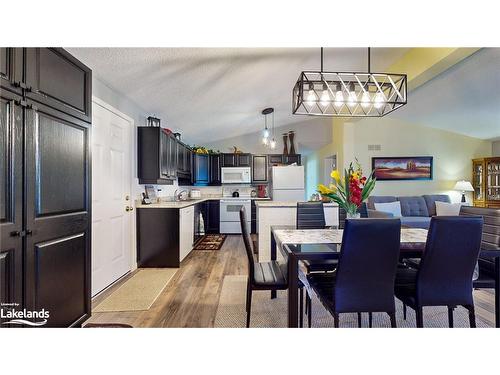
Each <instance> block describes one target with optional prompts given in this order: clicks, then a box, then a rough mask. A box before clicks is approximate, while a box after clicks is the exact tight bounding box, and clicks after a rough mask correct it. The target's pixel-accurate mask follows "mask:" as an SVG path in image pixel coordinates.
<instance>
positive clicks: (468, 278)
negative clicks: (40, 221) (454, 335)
mask: <svg viewBox="0 0 500 375" xmlns="http://www.w3.org/2000/svg"><path fill="white" fill-rule="evenodd" d="M482 228H483V218H482V217H480V216H477V217H463V216H434V217H432V219H431V224H430V227H429V232H428V235H427V243H426V246H425V250H424V253H423V256H422V260H421V262H420V265H419V268H418V270H417V269H414V268H411V267H408V268H400V269H398V271H397V275H396V284H395V295H396V297H397V298H398V299H399V300H401V302H403V304H404V309H406V306H410V307H411V308H413V309H414V310H415V313H416V317H417V327H419V328H420V327H423V307H424V306H447V307H448V319H449V326H450V327H453V310H454V308H455V307H456V306H459V305H461V306H463V307H465V308H466V309H467V310H468V311H469V322H470V326H471V327H475V326H476V317H475V311H474V300H473V297H472V283H473V281H472V275H473V272H474V267H475V265H476V262H477V258H478V256H479V251H480V247H481V235H482ZM404 315H406V314H404Z"/></svg>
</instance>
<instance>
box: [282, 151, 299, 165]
mask: <svg viewBox="0 0 500 375" xmlns="http://www.w3.org/2000/svg"><path fill="white" fill-rule="evenodd" d="M293 163H297V165H300V163H301V157H300V154H294V155H283V164H286V165H290V164H293Z"/></svg>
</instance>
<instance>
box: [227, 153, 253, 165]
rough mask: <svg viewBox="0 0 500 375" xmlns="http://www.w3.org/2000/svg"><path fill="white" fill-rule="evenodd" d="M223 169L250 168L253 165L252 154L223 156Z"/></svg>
mask: <svg viewBox="0 0 500 375" xmlns="http://www.w3.org/2000/svg"><path fill="white" fill-rule="evenodd" d="M221 155H222V161H221V166H222V167H250V166H251V164H252V154H235V153H227V154H221Z"/></svg>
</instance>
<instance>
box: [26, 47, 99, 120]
mask: <svg viewBox="0 0 500 375" xmlns="http://www.w3.org/2000/svg"><path fill="white" fill-rule="evenodd" d="M24 81H25V82H24V84H25V86H26V88H25V90H26V97H27V98H30V99H32V100H34V101H37V102H39V103H43V104H45V105H47V106H49V107H52V108H55V109H57V110H59V111H61V112H64V113H67V114H69V115H71V116H74V117H76V118H79V119H81V120H83V121H86V122H91V107H92V90H91V87H92V76H91V70H90V69H89V68H88V67H87V66H85V65H84V64H82V63H81V62H80V61H78V60H77V59H75V58H74V57H73V56H71V55H70V54H69V53H68V52H66V51H64V50H63V49H61V48H26V49H25V80H24Z"/></svg>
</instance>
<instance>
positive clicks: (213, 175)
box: [208, 154, 221, 186]
mask: <svg viewBox="0 0 500 375" xmlns="http://www.w3.org/2000/svg"><path fill="white" fill-rule="evenodd" d="M208 160H209V163H210V182H209V185H212V186H219V185H220V184H221V175H220V168H221V156H220V154H211V155H209V157H208Z"/></svg>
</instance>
